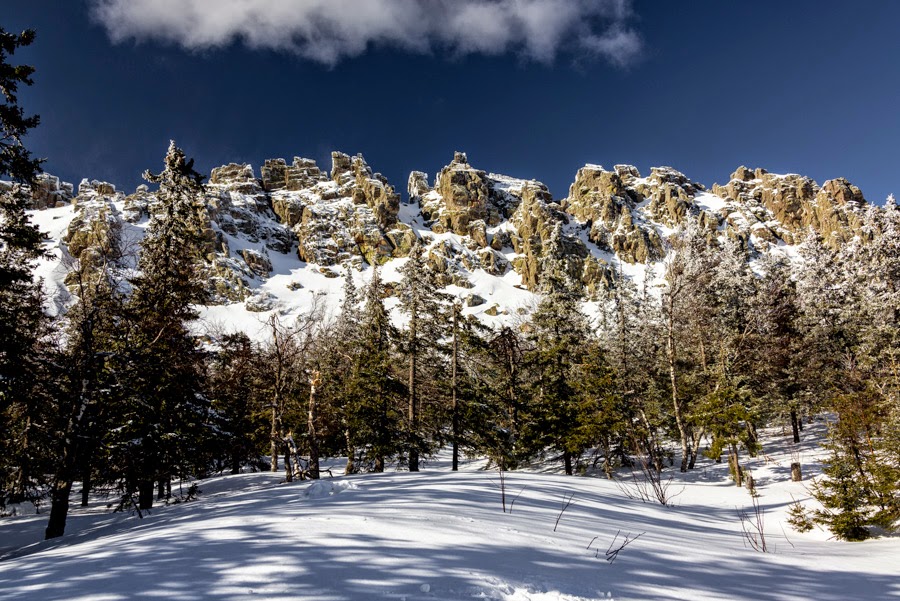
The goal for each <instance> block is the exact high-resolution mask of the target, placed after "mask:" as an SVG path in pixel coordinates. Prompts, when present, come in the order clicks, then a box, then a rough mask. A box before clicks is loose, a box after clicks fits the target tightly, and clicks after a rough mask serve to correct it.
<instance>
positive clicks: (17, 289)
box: [0, 29, 48, 506]
mask: <svg viewBox="0 0 900 601" xmlns="http://www.w3.org/2000/svg"><path fill="white" fill-rule="evenodd" d="M34 37H35V36H34V32H33V31H30V30H29V31H25V32H23V33H21V34H14V33H8V32H6V31H5V30H3V29H0V179H7V178H9V179H11V180H12V182H3V183H0V506H2V505H3V504H4V503H5V502H6V501H7V500H10V499H13V500H22V499H24V498H25V497H27V496H30V492H29V491H33V490H34V487H35V486H36V478H38V474H37V473H36V471H35V469H33V468H34V467H35V466H34V465H33V464H34V463H35V461H36V457H37V455H38V454H39V453H40V452H41V451H40V449H39V448H37V447H35V445H34V439H35V437H34V434H35V432H34V429H35V428H36V427H39V424H38V423H37V422H36V420H38V419H39V417H38V413H39V406H40V404H41V399H40V398H39V397H40V396H41V394H42V393H41V391H40V390H39V383H40V382H41V381H43V378H42V377H41V373H40V372H41V366H40V361H39V354H40V353H41V349H40V342H41V339H42V336H43V335H44V334H45V333H46V332H47V327H48V324H47V320H46V318H45V316H44V313H43V298H42V294H41V286H40V283H39V282H35V281H33V279H32V269H33V267H34V261H35V259H37V258H38V257H39V256H40V255H41V234H40V232H39V231H38V229H37V228H36V227H35V226H34V225H33V224H32V223H31V222H30V219H29V217H28V215H27V214H26V212H25V210H26V208H27V206H28V203H29V202H30V200H31V199H30V194H29V188H28V186H29V185H30V184H32V183H33V182H34V179H35V177H36V176H37V174H38V173H39V171H40V163H41V161H40V160H38V159H35V158H33V157H32V156H31V153H30V152H29V151H28V150H27V149H26V148H25V146H24V144H23V138H24V137H25V135H26V134H27V133H28V131H29V130H30V129H32V128H34V127H36V126H37V125H38V122H39V119H38V117H37V116H27V115H26V114H25V111H24V109H23V108H22V107H21V106H19V102H18V91H19V86H30V85H32V83H33V82H32V79H31V75H32V74H33V73H34V68H33V67H31V66H28V65H13V64H11V63H10V58H11V57H12V55H14V54H15V52H16V50H17V49H19V48H22V47H25V46H28V45H30V44H31V43H32V42H33V41H34Z"/></svg>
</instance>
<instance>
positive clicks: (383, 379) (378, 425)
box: [346, 267, 406, 472]
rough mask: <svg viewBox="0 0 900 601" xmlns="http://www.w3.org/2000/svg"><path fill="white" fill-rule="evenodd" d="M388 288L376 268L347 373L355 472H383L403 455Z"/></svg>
mask: <svg viewBox="0 0 900 601" xmlns="http://www.w3.org/2000/svg"><path fill="white" fill-rule="evenodd" d="M384 296H385V288H384V284H383V282H382V280H381V274H380V273H379V272H378V269H377V267H376V268H373V270H372V279H371V280H370V281H369V283H368V285H367V286H366V289H365V296H364V300H363V309H362V312H361V313H360V325H361V332H362V334H361V336H360V338H359V341H358V345H359V346H358V349H355V350H354V352H353V354H352V356H351V357H352V363H351V365H350V368H349V369H348V372H349V373H348V374H347V378H348V381H347V384H346V394H347V398H348V400H347V408H346V424H347V429H348V431H349V433H350V436H349V438H350V441H351V442H350V446H352V447H353V448H354V449H359V451H358V452H359V461H358V462H356V465H357V469H358V468H359V467H362V466H364V465H365V466H366V467H368V468H369V469H371V470H372V471H375V472H383V471H384V468H385V466H386V463H387V461H388V459H390V458H391V457H393V456H395V455H396V454H398V453H399V452H400V451H402V450H403V449H404V448H405V447H406V445H405V438H406V426H405V423H406V422H405V420H404V419H403V411H402V410H401V408H400V402H401V399H402V398H403V392H404V387H403V385H402V384H401V382H400V380H399V379H398V378H397V376H396V375H395V374H394V372H393V366H394V363H395V353H394V348H395V343H396V340H397V332H396V330H395V328H394V327H393V326H392V325H391V321H390V316H389V315H388V312H387V309H386V307H385V306H384Z"/></svg>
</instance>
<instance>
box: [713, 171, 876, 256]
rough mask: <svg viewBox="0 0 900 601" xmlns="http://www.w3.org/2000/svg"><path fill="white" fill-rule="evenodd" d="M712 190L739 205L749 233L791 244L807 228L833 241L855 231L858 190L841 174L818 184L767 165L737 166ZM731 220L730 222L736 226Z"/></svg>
mask: <svg viewBox="0 0 900 601" xmlns="http://www.w3.org/2000/svg"><path fill="white" fill-rule="evenodd" d="M711 191H712V193H713V194H715V195H717V196H719V197H721V198H723V199H725V200H727V201H731V202H733V203H734V204H735V205H736V206H739V207H743V208H744V209H745V210H744V211H742V213H743V217H744V219H749V220H750V224H749V226H750V228H751V230H752V233H753V234H754V235H756V236H758V237H760V238H762V239H764V240H767V241H769V242H773V243H774V242H775V241H776V239H781V240H783V241H784V242H785V243H787V244H795V243H798V242H800V241H801V240H802V239H803V236H804V235H805V234H806V232H808V231H809V229H810V228H812V229H814V230H816V231H818V232H819V233H820V234H821V235H822V236H823V237H824V238H825V240H826V242H827V243H829V244H831V245H838V244H841V243H843V242H846V241H848V240H850V239H851V238H852V237H853V236H854V235H856V234H858V233H859V229H860V225H861V220H862V215H863V212H864V205H865V204H866V201H865V199H864V198H863V195H862V192H861V191H860V190H859V188H857V187H856V186H853V185H852V184H850V182H848V181H847V180H845V179H843V178H838V179H832V180H828V181H826V182H825V184H824V185H823V186H822V187H821V188H820V187H819V186H818V185H816V182H814V181H812V180H811V179H809V178H808V177H803V176H801V175H796V174H790V175H776V174H773V173H769V172H768V171H766V170H765V169H756V170H755V171H751V170H750V169H747V168H746V167H743V166H742V167H739V168H738V169H737V170H736V171H735V172H734V173H733V174H732V175H731V180H730V181H729V182H728V183H727V184H725V185H724V186H719V185H714V186H713V187H712V190H711ZM734 221H735V220H734V219H732V220H731V222H730V223H731V224H732V225H733V226H736V225H737V224H736V223H734Z"/></svg>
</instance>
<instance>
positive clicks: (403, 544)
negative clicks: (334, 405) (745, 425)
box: [0, 424, 900, 601]
mask: <svg viewBox="0 0 900 601" xmlns="http://www.w3.org/2000/svg"><path fill="white" fill-rule="evenodd" d="M816 429H818V431H819V434H821V432H822V429H823V426H822V425H821V424H819V425H817V426H814V427H813V428H812V429H810V428H808V429H807V432H806V433H805V436H806V437H808V441H807V442H805V443H804V445H803V453H804V455H803V457H802V460H803V462H804V470H805V471H806V472H807V477H808V476H809V474H812V473H815V472H816V470H817V469H818V465H817V463H816V455H817V453H818V451H816V450H815V444H816V441H815V437H814V436H813V434H814V433H815V431H816ZM774 434H777V433H773V432H770V433H769V436H770V437H771V436H773V435H774ZM765 449H766V451H765V454H764V455H762V456H760V457H759V458H757V459H755V460H750V461H748V463H747V467H748V468H749V469H751V470H752V472H753V474H754V477H755V479H756V482H757V486H758V492H759V501H760V505H761V507H762V508H763V510H764V511H765V515H764V532H765V534H766V538H767V544H768V547H769V551H770V552H769V553H759V552H756V551H754V550H753V549H751V548H749V547H748V546H747V545H746V544H745V541H744V538H743V535H742V528H741V522H740V520H739V519H738V516H737V510H738V509H749V508H750V505H751V498H750V496H749V494H748V492H747V491H746V490H744V489H741V488H737V487H735V486H734V485H733V484H732V483H731V481H730V480H729V478H728V473H727V466H725V465H724V464H718V465H717V464H715V463H711V462H709V463H706V464H704V465H702V466H699V467H698V469H697V470H696V472H695V473H691V474H689V475H687V476H684V477H683V476H680V475H676V476H675V477H676V480H675V482H673V484H672V487H671V490H672V492H674V493H679V492H680V494H678V495H677V496H676V497H675V498H674V501H673V506H671V507H663V506H661V505H659V504H645V503H642V502H641V501H639V500H635V499H631V498H629V497H628V495H627V494H625V492H626V491H628V490H629V484H627V482H628V480H627V478H625V479H623V480H622V481H620V482H619V483H616V482H613V481H609V480H606V479H603V478H599V477H596V478H595V477H566V476H561V475H557V474H555V473H536V472H534V471H532V472H512V473H509V474H508V475H507V478H506V490H507V509H508V511H507V513H504V512H503V510H502V507H501V500H500V490H499V488H498V482H499V480H498V474H497V473H496V471H484V470H483V469H482V468H483V467H484V464H483V462H477V461H475V462H470V463H468V464H466V465H464V467H463V469H462V471H460V472H457V473H453V472H451V471H449V469H448V465H447V463H446V462H444V461H441V460H440V459H441V458H440V457H439V458H438V460H435V461H432V462H431V463H429V464H428V465H427V466H426V469H425V471H423V472H421V473H418V474H415V473H408V472H392V473H385V474H369V475H363V476H353V477H335V478H334V479H327V478H326V479H325V480H321V481H318V482H315V483H310V482H295V483H291V484H282V483H279V478H280V475H275V474H270V473H256V474H242V475H237V476H223V477H217V478H211V479H209V480H207V481H204V482H201V483H200V489H201V491H202V493H201V495H200V498H199V500H197V501H193V502H189V503H185V504H179V505H175V506H170V507H162V508H158V509H154V510H153V511H152V513H151V515H149V516H147V517H145V518H144V519H138V518H137V517H136V516H132V515H123V514H110V513H108V510H107V509H106V508H105V506H104V504H103V503H102V502H98V503H97V504H96V505H95V506H94V507H92V508H90V509H89V510H81V509H75V510H74V511H73V514H72V516H71V517H70V521H69V528H68V532H69V534H67V535H66V537H65V538H63V539H58V540H56V541H52V542H36V541H39V540H40V538H41V533H42V529H43V526H44V524H45V516H19V517H15V518H5V519H3V520H0V554H2V556H3V557H4V559H3V560H2V561H0V598H2V599H4V600H5V601H14V600H25V599H29V600H30V599H42V600H45V601H51V600H63V599H65V600H67V601H73V600H83V601H87V600H91V601H116V600H124V599H154V598H159V599H182V600H191V601H196V600H206V599H208V600H243V599H248V600H249V599H266V600H272V601H274V600H284V601H287V600H298V599H304V600H305V599H309V600H313V599H314V600H317V601H329V600H333V601H373V600H378V599H392V600H399V599H406V600H408V601H414V600H427V599H443V600H464V599H493V600H497V601H501V600H502V601H526V600H531V601H575V600H587V599H592V600H593V599H615V600H616V601H626V600H648V599H660V600H662V599H666V600H668V599H684V600H688V599H689V600H692V601H702V600H710V601H721V600H725V599H727V600H744V599H746V600H748V601H749V600H755V601H758V600H766V601H776V600H777V601H794V600H797V599H816V600H817V601H847V600H850V599H853V600H873V601H874V600H884V599H890V598H897V597H898V596H900V578H898V576H897V572H896V568H897V565H898V564H900V539H897V538H886V539H880V540H873V541H869V542H866V543H842V542H837V541H833V540H828V535H827V534H826V533H824V532H822V531H819V530H815V531H813V532H810V533H806V534H797V533H795V532H793V531H792V530H791V529H790V528H789V526H787V525H786V524H785V522H784V518H785V514H786V509H787V505H788V504H789V503H790V502H791V501H792V499H805V498H807V497H808V493H807V491H806V486H808V484H809V481H808V480H807V481H806V482H805V483H803V482H801V483H792V482H790V462H791V455H790V454H789V452H788V450H787V448H786V445H784V446H781V445H779V444H777V443H776V442H775V441H774V440H771V438H770V442H769V443H768V444H766V446H765ZM683 478H685V479H683ZM570 496H571V498H572V503H571V505H570V506H569V507H568V509H566V510H565V511H564V512H562V515H561V516H560V512H561V506H562V504H563V502H564V500H565V499H566V498H569V497H570ZM513 499H515V501H514V503H513ZM510 506H511V510H510ZM557 519H558V522H559V523H558V526H557V525H556V522H557ZM554 528H555V530H554ZM638 535H640V537H639V538H637V539H636V540H633V542H631V543H630V544H629V545H628V546H627V547H625V548H624V549H622V550H621V552H620V553H619V555H618V557H617V558H615V559H614V561H608V560H607V559H606V555H607V551H609V550H610V548H611V547H612V548H613V549H615V548H616V547H618V546H619V545H621V543H622V542H623V541H624V539H625V537H629V538H630V539H634V537H636V536H638Z"/></svg>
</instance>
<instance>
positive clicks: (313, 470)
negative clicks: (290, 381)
mask: <svg viewBox="0 0 900 601" xmlns="http://www.w3.org/2000/svg"><path fill="white" fill-rule="evenodd" d="M321 382H322V380H321V378H320V377H319V372H318V371H316V372H313V376H312V379H311V380H310V383H309V416H308V418H307V423H306V426H307V433H308V435H309V478H310V479H311V480H318V479H319V438H318V435H317V434H316V422H317V421H318V411H317V410H318V408H317V406H316V387H317V386H318V385H319V384H321Z"/></svg>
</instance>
